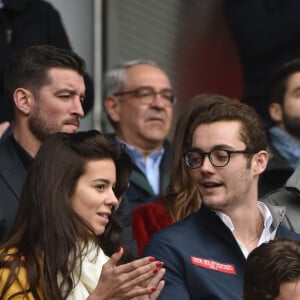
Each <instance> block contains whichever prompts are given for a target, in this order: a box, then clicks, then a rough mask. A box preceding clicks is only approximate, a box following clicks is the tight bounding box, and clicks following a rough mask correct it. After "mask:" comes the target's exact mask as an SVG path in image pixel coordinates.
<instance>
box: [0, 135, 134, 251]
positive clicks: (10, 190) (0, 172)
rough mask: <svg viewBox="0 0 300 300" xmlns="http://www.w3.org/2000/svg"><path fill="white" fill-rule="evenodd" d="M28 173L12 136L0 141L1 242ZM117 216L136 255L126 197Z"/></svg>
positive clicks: (10, 223) (9, 224) (14, 213)
mask: <svg viewBox="0 0 300 300" xmlns="http://www.w3.org/2000/svg"><path fill="white" fill-rule="evenodd" d="M26 174H27V170H26V168H25V167H24V165H23V163H22V160H21V158H20V157H19V156H18V154H17V152H16V148H15V147H14V145H13V141H12V139H11V137H8V138H6V139H5V140H4V141H3V142H1V143H0V242H1V241H2V240H3V238H4V237H5V235H6V234H7V233H8V231H9V229H10V228H11V227H12V225H13V222H14V219H15V216H16V214H17V211H18V207H19V198H20V195H21V191H22V186H23V183H24V180H25V177H26ZM117 218H118V221H119V223H120V225H121V226H122V230H123V233H122V239H123V242H124V243H125V245H126V246H127V248H128V250H129V251H130V252H131V254H132V255H133V256H134V257H136V256H137V248H136V242H135V241H134V239H133V238H132V231H131V215H130V213H129V210H128V202H127V199H126V198H124V199H123V201H122V202H121V204H120V207H119V208H118V210H117Z"/></svg>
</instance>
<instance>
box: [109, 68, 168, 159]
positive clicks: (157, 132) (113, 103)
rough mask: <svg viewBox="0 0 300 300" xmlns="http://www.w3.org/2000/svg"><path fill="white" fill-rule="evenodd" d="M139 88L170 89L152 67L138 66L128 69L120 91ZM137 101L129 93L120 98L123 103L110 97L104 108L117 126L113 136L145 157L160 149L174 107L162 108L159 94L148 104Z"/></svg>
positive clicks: (166, 82)
mask: <svg viewBox="0 0 300 300" xmlns="http://www.w3.org/2000/svg"><path fill="white" fill-rule="evenodd" d="M142 86H147V87H152V88H154V90H155V91H156V92H159V91H161V90H163V89H171V84H170V81H169V79H168V77H167V76H166V74H165V73H164V72H163V71H162V70H161V69H159V68H157V67H155V66H152V65H146V64H141V65H136V66H133V67H130V68H128V69H127V70H126V85H125V87H124V89H123V90H124V91H130V90H134V89H136V88H139V87H142ZM139 100H140V99H137V98H135V97H134V96H133V95H131V94H128V95H124V96H122V100H120V99H118V98H117V97H115V96H113V95H111V96H109V97H108V98H107V99H105V102H104V105H105V108H106V111H107V113H108V115H109V116H110V118H111V119H112V120H113V121H114V122H116V124H117V125H116V128H115V131H116V135H117V136H118V137H119V138H121V139H122V140H123V141H125V142H126V143H128V144H129V145H131V146H133V147H135V148H136V149H137V150H138V151H139V152H140V153H142V154H143V155H144V157H145V158H146V157H147V155H149V154H150V153H153V152H155V151H158V150H159V149H160V148H161V147H162V145H163V141H164V139H165V138H166V137H167V135H168V133H169V130H170V127H171V122H172V114H173V106H172V105H165V104H164V102H163V101H162V98H161V96H160V95H157V96H156V98H155V100H154V101H153V102H152V103H151V104H142V103H141V102H140V101H139Z"/></svg>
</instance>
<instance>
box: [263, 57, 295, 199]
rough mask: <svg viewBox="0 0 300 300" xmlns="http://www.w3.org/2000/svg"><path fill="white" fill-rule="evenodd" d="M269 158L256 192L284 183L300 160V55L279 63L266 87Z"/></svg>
mask: <svg viewBox="0 0 300 300" xmlns="http://www.w3.org/2000/svg"><path fill="white" fill-rule="evenodd" d="M268 97H269V104H268V110H269V117H270V121H271V126H270V128H269V149H268V150H269V157H270V159H269V162H268V165H267V169H266V171H265V172H264V174H262V176H261V178H260V184H259V195H260V196H263V195H265V194H267V193H268V192H270V191H273V190H275V189H277V188H280V187H282V186H283V185H284V183H285V182H286V180H287V179H288V178H289V176H290V175H291V174H292V173H293V171H294V170H295V169H296V167H297V165H298V164H299V163H300V59H294V60H292V61H289V62H287V63H285V64H284V65H282V66H281V67H280V68H279V69H278V70H277V72H276V73H275V74H274V76H273V78H272V80H271V82H270V84H269V87H268Z"/></svg>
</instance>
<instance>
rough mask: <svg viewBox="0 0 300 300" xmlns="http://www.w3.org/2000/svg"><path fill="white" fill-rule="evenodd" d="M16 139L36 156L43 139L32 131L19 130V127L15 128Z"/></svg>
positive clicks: (32, 155)
mask: <svg viewBox="0 0 300 300" xmlns="http://www.w3.org/2000/svg"><path fill="white" fill-rule="evenodd" d="M13 136H14V139H15V140H16V141H17V142H18V143H19V144H20V145H21V146H22V147H23V148H24V149H25V150H26V151H27V152H28V153H29V154H30V156H31V157H35V156H36V154H37V152H38V150H39V149H40V147H41V141H40V140H38V139H37V138H36V137H35V136H34V135H33V134H32V133H31V132H30V131H27V130H19V129H18V127H17V126H16V127H14V129H13Z"/></svg>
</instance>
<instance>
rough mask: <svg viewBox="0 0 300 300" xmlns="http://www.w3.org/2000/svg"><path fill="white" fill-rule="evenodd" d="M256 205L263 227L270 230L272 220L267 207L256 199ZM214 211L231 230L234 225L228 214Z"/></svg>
mask: <svg viewBox="0 0 300 300" xmlns="http://www.w3.org/2000/svg"><path fill="white" fill-rule="evenodd" d="M257 207H258V209H259V211H260V213H261V215H262V217H263V222H264V228H265V229H268V230H270V228H271V225H272V222H273V217H272V215H271V212H270V210H269V208H268V207H267V206H266V205H265V204H264V203H263V202H261V201H257ZM215 213H216V214H217V216H218V217H219V218H220V219H221V220H222V222H223V223H224V224H225V225H226V226H227V227H228V228H229V229H230V230H231V231H233V230H234V225H233V223H232V221H231V218H230V217H229V216H227V215H226V214H224V213H222V212H221V211H217V210H216V211H215Z"/></svg>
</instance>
